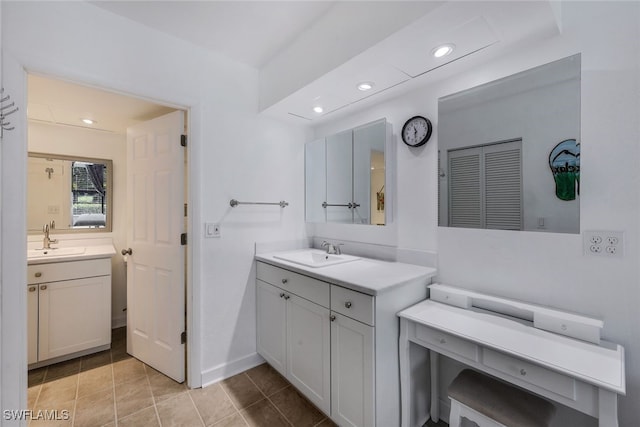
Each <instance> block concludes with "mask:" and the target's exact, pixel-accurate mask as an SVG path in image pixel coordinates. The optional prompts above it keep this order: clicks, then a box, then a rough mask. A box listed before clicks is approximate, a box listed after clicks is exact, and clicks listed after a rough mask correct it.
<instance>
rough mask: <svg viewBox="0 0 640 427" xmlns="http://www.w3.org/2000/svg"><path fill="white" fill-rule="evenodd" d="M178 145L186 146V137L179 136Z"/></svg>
mask: <svg viewBox="0 0 640 427" xmlns="http://www.w3.org/2000/svg"><path fill="white" fill-rule="evenodd" d="M180 145H182V146H183V147H186V146H187V135H180Z"/></svg>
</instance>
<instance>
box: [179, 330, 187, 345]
mask: <svg viewBox="0 0 640 427" xmlns="http://www.w3.org/2000/svg"><path fill="white" fill-rule="evenodd" d="M186 342H187V331H184V332H183V333H181V334H180V344H185V343H186Z"/></svg>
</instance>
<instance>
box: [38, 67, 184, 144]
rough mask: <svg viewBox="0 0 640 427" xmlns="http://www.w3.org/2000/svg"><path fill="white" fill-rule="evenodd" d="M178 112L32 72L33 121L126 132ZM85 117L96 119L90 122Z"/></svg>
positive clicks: (120, 132)
mask: <svg viewBox="0 0 640 427" xmlns="http://www.w3.org/2000/svg"><path fill="white" fill-rule="evenodd" d="M172 111H175V109H174V108H171V107H166V106H163V105H158V104H154V103H152V102H148V101H145V100H142V99H138V98H132V97H129V96H125V95H120V94H118V93H114V92H108V91H104V90H101V89H96V88H93V87H89V86H82V85H78V84H74V83H70V82H66V81H63V80H56V79H52V78H48V77H43V76H39V75H34V74H29V76H28V81H27V118H28V119H29V121H32V122H40V123H48V124H56V125H63V126H71V127H78V128H86V129H92V130H98V131H104V132H112V133H119V134H126V132H127V127H129V126H131V125H134V124H136V123H140V122H143V121H146V120H150V119H152V118H155V117H159V116H162V115H164V114H167V113H170V112H172ZM82 119H92V120H95V123H94V124H92V125H88V124H85V123H83V122H82Z"/></svg>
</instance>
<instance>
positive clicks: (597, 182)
mask: <svg viewBox="0 0 640 427" xmlns="http://www.w3.org/2000/svg"><path fill="white" fill-rule="evenodd" d="M561 15H562V27H563V34H562V36H559V37H556V38H553V39H550V40H547V41H543V42H540V43H537V44H535V45H532V46H530V47H529V48H527V49H522V50H520V51H518V52H514V53H511V54H505V55H504V56H502V57H500V58H498V59H495V60H493V61H492V62H491V63H490V64H486V65H483V66H476V67H474V68H473V70H471V71H469V72H467V73H462V74H459V75H453V76H450V77H448V78H445V79H444V80H442V81H441V82H439V83H437V84H433V85H431V86H424V87H421V88H418V89H416V90H414V91H413V92H412V93H411V94H408V95H405V96H403V97H401V98H398V99H395V100H391V101H388V102H384V103H381V104H379V105H376V106H374V107H372V108H370V109H368V110H366V111H363V112H360V113H356V114H353V115H351V116H349V117H346V118H342V119H338V120H334V121H332V122H328V123H324V124H322V125H321V126H318V127H317V128H316V129H314V131H315V132H314V133H315V137H320V136H322V135H326V134H330V133H334V132H336V131H338V130H341V129H345V128H349V127H353V126H356V125H358V124H362V123H366V122H369V121H371V120H374V119H378V118H380V117H387V119H388V120H389V121H390V122H391V123H392V124H393V128H394V133H395V134H396V135H397V134H399V132H400V130H401V128H402V125H403V124H404V122H405V121H406V120H407V119H408V118H410V117H412V116H414V115H417V114H420V115H423V116H425V117H428V118H430V119H431V120H432V121H433V122H434V125H435V127H436V129H437V126H438V123H437V100H438V98H439V97H441V96H445V95H448V94H451V93H455V92H458V91H461V90H464V89H467V88H470V87H473V86H476V85H478V84H482V83H486V82H488V81H492V80H495V79H498V78H501V77H504V76H507V75H511V74H513V73H516V72H519V71H523V70H525V69H528V68H532V67H534V66H537V65H541V64H543V63H547V62H550V61H553V60H557V59H560V58H562V57H566V56H569V55H572V54H575V53H578V52H582V112H581V140H582V147H581V148H582V153H581V157H582V161H581V165H582V171H583V173H582V174H581V193H580V199H581V200H580V203H581V209H580V221H581V230H582V231H584V230H594V229H595V230H601V229H604V230H623V231H624V232H625V240H626V241H625V257H624V259H621V260H617V259H601V258H593V257H590V256H585V255H583V254H582V236H581V235H568V234H552V233H544V232H509V231H491V230H473V229H454V228H438V227H437V194H436V190H437V182H436V167H437V145H438V141H437V136H436V134H437V132H434V136H432V140H430V141H429V142H428V143H427V145H426V146H425V147H423V148H418V149H409V148H408V147H406V146H404V144H403V143H402V142H401V141H400V139H399V138H397V139H398V144H399V146H398V154H397V157H398V160H397V165H396V166H397V171H398V199H397V200H398V206H397V216H396V218H397V221H396V230H395V233H396V237H397V244H398V246H399V247H406V248H416V249H421V250H436V249H437V251H438V257H439V259H438V263H439V280H441V281H443V282H446V283H451V284H454V285H459V286H463V287H467V288H471V289H476V290H479V291H483V292H488V293H494V294H498V295H502V296H505V297H511V298H517V299H522V300H526V301H530V302H534V303H538V304H544V305H548V306H552V307H557V308H560V309H565V310H571V311H576V312H579V313H584V314H587V315H592V316H596V317H599V318H602V319H603V320H604V322H605V328H604V333H603V334H604V338H605V339H607V340H610V341H614V342H618V343H620V344H622V345H623V346H625V350H626V363H627V365H626V374H627V396H626V397H620V399H619V406H620V425H621V426H634V425H636V424H637V421H638V420H639V419H640V407H639V406H638V405H637V402H638V401H640V339H639V338H640V330H639V328H638V325H640V317H639V315H638V311H639V310H638V307H639V304H640V286H639V271H638V259H639V255H640V253H639V250H638V238H639V237H640V234H639V229H638V219H639V218H640V204H639V200H638V196H639V191H638V182H639V178H640V175H639V171H638V168H637V163H638V160H639V159H640V156H639V154H640V152H639V147H638V146H639V144H638V141H639V140H640V129H639V123H640V97H639V96H638V94H639V93H640V92H639V91H640V46H639V41H640V28H639V27H640V4H638V3H636V2H619V3H618V2H609V1H606V2H604V1H603V2H564V3H563V4H562V14H561ZM445 68H446V67H445ZM441 75H442V74H441ZM378 228H382V227H378ZM385 229H386V227H385ZM322 231H323V232H324V233H327V234H334V235H335V237H341V236H352V235H357V234H362V232H361V231H359V230H357V228H356V227H355V226H351V229H349V230H345V229H339V228H338V227H337V226H336V225H331V224H327V225H325V228H324V229H323V230H322ZM389 234H391V236H389V235H387V234H383V233H381V232H380V230H377V229H374V230H371V231H370V232H367V233H366V235H365V236H364V239H368V240H369V241H373V242H374V243H385V242H387V241H389V239H390V238H393V236H392V235H393V233H389ZM322 235H323V236H324V235H325V234H322ZM328 237H333V236H328ZM343 238H346V237H343ZM443 382H444V383H446V380H445V381H443ZM445 386H446V384H445ZM558 423H559V424H557V425H558V426H561V425H562V426H569V425H572V426H573V425H580V426H589V425H595V424H594V422H593V420H592V419H587V420H585V419H584V417H580V416H578V415H577V414H572V413H569V414H561V417H560V420H559V421H558Z"/></svg>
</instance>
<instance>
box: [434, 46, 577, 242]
mask: <svg viewBox="0 0 640 427" xmlns="http://www.w3.org/2000/svg"><path fill="white" fill-rule="evenodd" d="M438 110H439V127H438V141H439V159H438V163H439V170H438V180H439V186H438V187H439V193H440V196H439V221H438V222H439V225H440V226H441V227H464V228H487V229H498V230H522V231H545V232H557V233H579V232H580V202H579V200H580V197H579V196H580V192H579V182H580V55H574V56H571V57H568V58H564V59H561V60H558V61H555V62H552V63H549V64H545V65H542V66H539V67H536V68H533V69H530V70H527V71H523V72H521V73H518V74H515V75H512V76H509V77H505V78H503V79H501V80H497V81H494V82H490V83H486V84H484V85H481V86H478V87H475V88H471V89H468V90H465V91H462V92H459V93H456V94H452V95H449V96H446V97H443V98H440V99H439V102H438Z"/></svg>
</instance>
